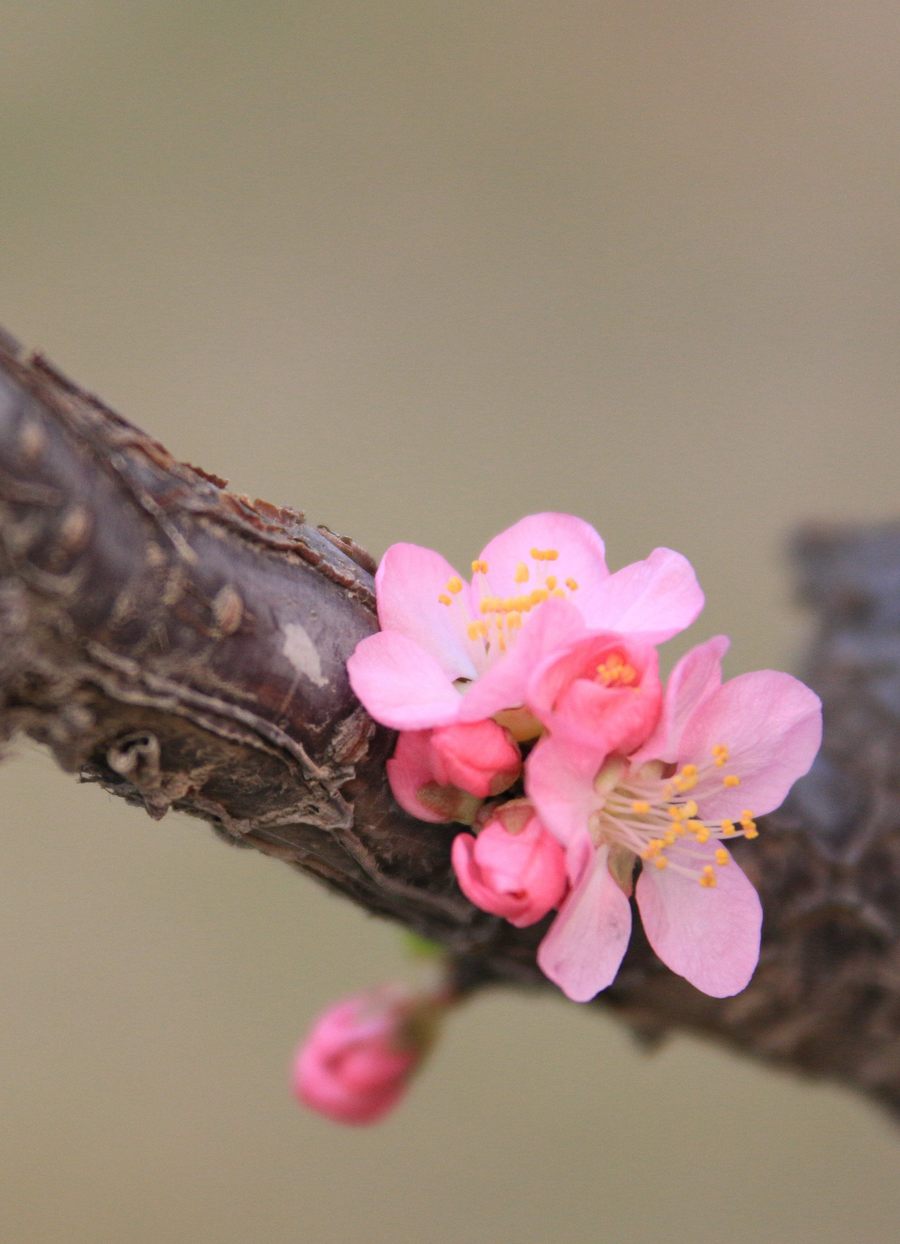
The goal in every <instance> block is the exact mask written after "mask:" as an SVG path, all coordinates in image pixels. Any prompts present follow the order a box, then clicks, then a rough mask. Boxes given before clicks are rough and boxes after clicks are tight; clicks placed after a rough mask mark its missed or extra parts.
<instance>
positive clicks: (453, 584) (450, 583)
mask: <svg viewBox="0 0 900 1244" xmlns="http://www.w3.org/2000/svg"><path fill="white" fill-rule="evenodd" d="M447 591H448V592H452V593H453V595H454V596H456V594H457V593H458V592H461V591H462V579H460V578H459V576H458V575H454V576H453V578H452V579H448V580H447Z"/></svg>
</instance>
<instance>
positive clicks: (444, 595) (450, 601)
mask: <svg viewBox="0 0 900 1244" xmlns="http://www.w3.org/2000/svg"><path fill="white" fill-rule="evenodd" d="M438 600H439V601H440V602H441V604H442V605H452V604H453V598H452V597H450V596H448V595H447V593H446V592H441V594H440V596H439V597H438Z"/></svg>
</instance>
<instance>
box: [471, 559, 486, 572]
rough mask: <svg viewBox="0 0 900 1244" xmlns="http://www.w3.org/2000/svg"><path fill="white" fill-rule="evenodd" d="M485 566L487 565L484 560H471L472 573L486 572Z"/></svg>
mask: <svg viewBox="0 0 900 1244" xmlns="http://www.w3.org/2000/svg"><path fill="white" fill-rule="evenodd" d="M487 568H488V565H487V562H485V561H474V562H472V574H487Z"/></svg>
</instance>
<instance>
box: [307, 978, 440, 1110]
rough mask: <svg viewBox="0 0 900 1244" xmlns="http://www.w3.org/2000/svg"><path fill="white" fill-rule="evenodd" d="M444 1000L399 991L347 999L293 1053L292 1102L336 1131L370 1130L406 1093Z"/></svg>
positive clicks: (326, 1014)
mask: <svg viewBox="0 0 900 1244" xmlns="http://www.w3.org/2000/svg"><path fill="white" fill-rule="evenodd" d="M445 1005H446V1000H445V999H443V998H441V997H438V996H437V995H425V996H423V995H415V994H411V993H409V992H408V991H406V990H404V989H402V988H401V987H399V986H383V987H381V988H379V989H373V990H368V991H366V992H364V993H358V994H353V995H352V996H351V997H349V998H344V999H343V1001H341V1002H337V1003H335V1004H334V1005H333V1006H331V1007H329V1008H328V1010H326V1011H325V1012H323V1014H322V1015H320V1016H319V1018H318V1020H317V1021H316V1022H315V1024H314V1025H313V1027H312V1030H311V1031H310V1032H309V1034H308V1035H307V1037H306V1039H305V1040H304V1041H303V1042H302V1044H301V1045H300V1046H299V1048H298V1049H297V1052H296V1055H295V1057H294V1063H293V1068H292V1083H293V1089H294V1093H295V1095H296V1097H297V1098H298V1100H299V1101H301V1102H303V1103H304V1105H306V1106H309V1107H310V1108H311V1109H312V1110H315V1111H317V1112H318V1113H319V1114H323V1115H325V1116H326V1117H327V1118H329V1119H334V1120H335V1121H336V1122H338V1123H360V1124H361V1123H375V1122H377V1121H378V1120H379V1119H381V1118H382V1117H383V1116H384V1115H386V1114H387V1113H388V1111H390V1110H391V1109H392V1108H393V1106H394V1105H395V1104H396V1103H397V1102H398V1101H399V1099H400V1098H401V1097H402V1096H403V1094H404V1093H405V1091H406V1088H407V1085H408V1083H409V1080H410V1077H411V1076H412V1075H413V1073H414V1072H415V1071H416V1069H417V1068H418V1066H419V1064H420V1063H421V1060H422V1058H423V1056H424V1054H425V1052H426V1051H427V1049H428V1048H429V1046H430V1045H431V1042H432V1040H433V1038H434V1034H435V1029H436V1025H437V1021H438V1019H439V1017H440V1014H441V1011H442V1010H443V1007H444V1006H445Z"/></svg>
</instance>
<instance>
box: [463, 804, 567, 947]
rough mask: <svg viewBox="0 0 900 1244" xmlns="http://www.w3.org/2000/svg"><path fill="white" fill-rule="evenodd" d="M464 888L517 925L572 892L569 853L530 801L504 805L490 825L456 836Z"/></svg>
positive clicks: (532, 920) (541, 913)
mask: <svg viewBox="0 0 900 1244" xmlns="http://www.w3.org/2000/svg"><path fill="white" fill-rule="evenodd" d="M453 869H454V871H455V873H456V877H457V880H458V881H459V885H460V889H461V890H462V892H463V894H465V896H466V898H468V899H470V900H471V901H472V902H473V903H474V904H475V906H476V907H480V908H481V909H482V911H489V912H491V913H492V914H493V915H495V916H503V917H505V918H506V919H507V920H508V921H509V922H510V924H514V925H515V926H516V927H517V928H520V929H521V928H524V927H525V926H526V925H529V924H535V923H536V922H537V921H538V920H542V919H543V917H544V916H546V914H547V912H548V911H551V910H552V909H553V908H554V907H558V906H559V903H560V901H561V900H562V897H563V895H564V894H565V892H566V856H565V852H564V851H563V849H562V847H561V846H560V845H559V843H558V842H557V841H556V839H555V838H554V837H553V835H552V834H549V833H548V832H547V830H546V829H545V828H544V826H543V825H542V824H541V822H540V820H539V819H538V818H537V816H535V814H534V808H533V807H532V806H531V804H530V803H528V802H527V800H524V799H515V800H511V801H510V802H509V803H505V804H501V806H500V807H499V808H497V809H496V811H495V812H494V815H493V817H492V819H491V820H490V821H488V823H487V824H486V825H485V827H484V829H482V830H481V832H480V833H479V834H478V837H477V838H476V837H473V836H472V834H458V835H457V837H456V838H455V839H454V840H453Z"/></svg>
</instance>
